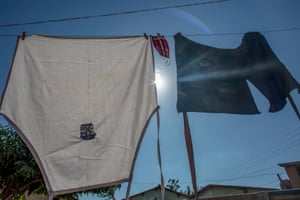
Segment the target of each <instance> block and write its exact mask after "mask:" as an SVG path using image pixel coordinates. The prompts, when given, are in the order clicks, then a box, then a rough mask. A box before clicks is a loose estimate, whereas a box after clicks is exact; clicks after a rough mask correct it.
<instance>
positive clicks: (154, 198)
mask: <svg viewBox="0 0 300 200" xmlns="http://www.w3.org/2000/svg"><path fill="white" fill-rule="evenodd" d="M187 199H188V198H187V197H185V196H183V195H180V196H179V195H177V194H176V193H173V192H169V191H167V190H166V191H165V200H187ZM130 200H161V192H160V189H159V190H153V191H149V192H145V193H144V194H140V195H138V196H135V197H131V198H130Z"/></svg>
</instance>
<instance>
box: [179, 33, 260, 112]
mask: <svg viewBox="0 0 300 200" xmlns="http://www.w3.org/2000/svg"><path fill="white" fill-rule="evenodd" d="M174 39H175V58H176V65H177V111H178V112H209V113H233V114H257V113H259V111H258V109H257V107H256V105H255V102H254V99H253V97H252V94H251V92H250V89H249V87H248V85H247V82H246V77H245V74H244V72H242V68H241V67H242V65H243V57H244V54H245V53H244V52H246V51H247V48H246V47H245V46H244V45H241V46H240V47H238V48H237V49H224V50H223V49H218V48H214V47H210V46H206V45H202V44H198V43H196V42H193V41H191V40H189V39H187V38H186V37H184V36H182V35H181V34H180V33H177V34H176V35H175V36H174Z"/></svg>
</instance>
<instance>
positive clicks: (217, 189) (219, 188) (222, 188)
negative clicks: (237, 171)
mask: <svg viewBox="0 0 300 200" xmlns="http://www.w3.org/2000/svg"><path fill="white" fill-rule="evenodd" d="M274 190H277V189H275V188H263V187H249V186H234V185H216V184H209V185H207V186H205V187H203V188H201V189H200V190H199V191H198V198H199V199H202V198H208V197H218V196H228V195H243V194H252V193H258V192H269V191H274ZM190 198H191V199H192V198H194V196H191V197H190Z"/></svg>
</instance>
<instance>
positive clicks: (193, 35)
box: [0, 27, 300, 37]
mask: <svg viewBox="0 0 300 200" xmlns="http://www.w3.org/2000/svg"><path fill="white" fill-rule="evenodd" d="M299 30H300V27H290V28H278V29H266V30H261V31H259V30H256V31H259V32H261V33H276V32H289V31H299ZM246 32H248V31H246ZM244 33H245V32H242V31H241V32H223V33H222V32H220V33H195V34H192V33H182V35H184V36H188V37H198V36H227V35H243V34H244ZM28 35H29V34H28ZM30 35H35V34H34V33H33V34H30ZM147 35H152V34H147ZM161 35H164V36H165V37H173V36H174V34H161ZM17 36H20V34H0V37H17ZM120 36H121V35H96V34H95V35H94V34H87V35H72V34H71V35H62V37H120ZM122 37H123V36H122ZM124 37H126V36H124Z"/></svg>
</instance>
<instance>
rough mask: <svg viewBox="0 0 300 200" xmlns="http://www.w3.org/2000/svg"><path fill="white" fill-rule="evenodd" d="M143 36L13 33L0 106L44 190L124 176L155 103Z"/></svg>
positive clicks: (105, 183) (82, 187)
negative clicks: (14, 45)
mask: <svg viewBox="0 0 300 200" xmlns="http://www.w3.org/2000/svg"><path fill="white" fill-rule="evenodd" d="M154 80H155V73H154V66H153V55H152V47H151V41H150V40H146V39H145V38H144V37H130V38H112V39H108V38H107V39H74V38H73V39H72V38H58V37H45V36H35V35H34V36H27V37H26V38H25V39H24V40H19V41H18V46H17V49H16V54H15V57H14V60H13V65H12V69H11V73H10V75H9V79H8V82H7V85H6V89H5V92H4V94H3V96H2V100H1V104H0V113H1V114H2V115H4V116H5V118H6V119H7V120H8V121H10V123H11V124H12V125H13V126H14V127H15V128H16V130H17V131H18V133H19V134H20V136H21V138H22V139H23V140H24V141H25V143H26V144H27V146H28V147H29V148H30V150H31V152H32V153H33V155H34V157H35V159H36V161H37V163H38V165H39V167H40V170H41V172H42V174H43V177H44V180H45V183H46V187H47V190H48V192H49V193H51V194H53V193H54V194H56V195H57V194H64V193H69V192H76V191H82V190H87V189H93V188H99V187H104V186H110V185H114V184H118V183H121V182H124V181H128V180H129V178H130V176H131V173H132V169H133V165H134V161H135V157H136V155H137V152H138V147H139V143H140V142H141V139H142V136H143V133H144V131H145V129H146V126H147V123H148V121H149V120H150V118H151V116H152V114H153V113H154V112H155V111H156V109H157V107H158V106H157V99H156V92H155V84H153V82H154Z"/></svg>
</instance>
